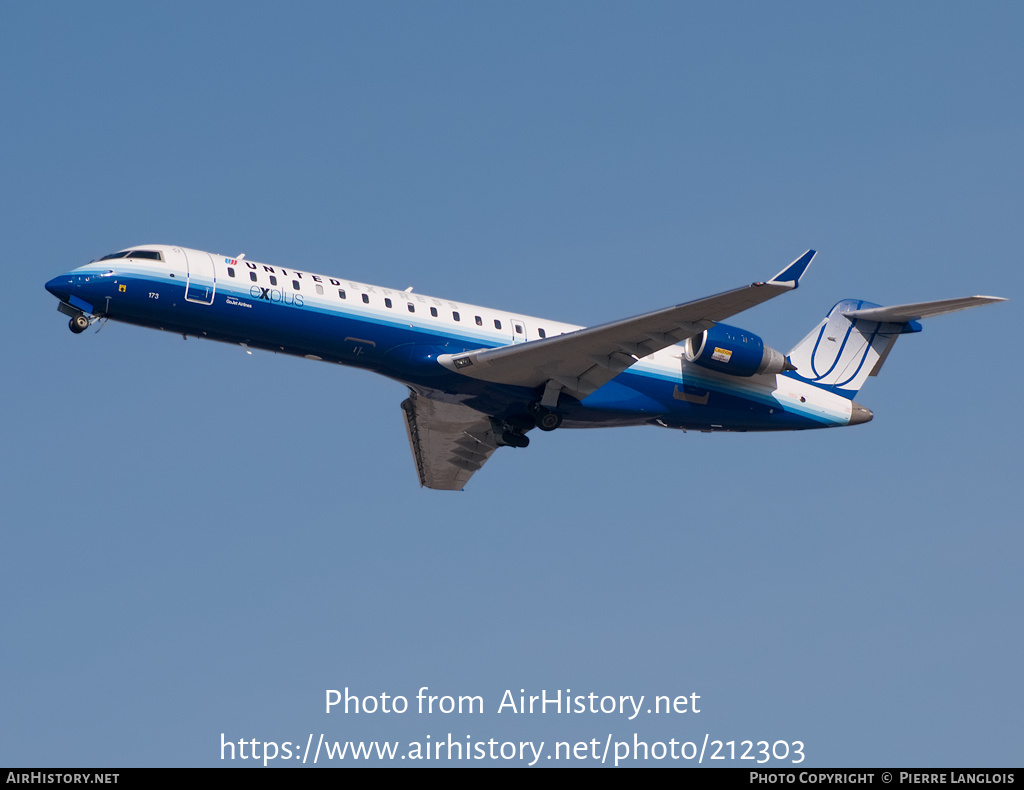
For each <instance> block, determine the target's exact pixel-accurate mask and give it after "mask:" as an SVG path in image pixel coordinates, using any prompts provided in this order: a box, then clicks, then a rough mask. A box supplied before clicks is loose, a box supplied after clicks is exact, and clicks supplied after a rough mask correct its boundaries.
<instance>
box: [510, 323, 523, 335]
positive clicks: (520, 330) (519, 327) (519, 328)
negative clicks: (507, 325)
mask: <svg viewBox="0 0 1024 790" xmlns="http://www.w3.org/2000/svg"><path fill="white" fill-rule="evenodd" d="M512 325H513V326H514V327H515V328H516V334H517V335H521V334H523V325H522V324H516V323H513V324H512Z"/></svg>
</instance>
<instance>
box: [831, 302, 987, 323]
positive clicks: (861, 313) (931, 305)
mask: <svg viewBox="0 0 1024 790" xmlns="http://www.w3.org/2000/svg"><path fill="white" fill-rule="evenodd" d="M1005 301H1006V300H1005V299H1003V298H1002V297H1000V296H965V297H963V298H961V299H941V300H939V301H937V302H915V303H914V304H898V305H893V306H892V307H869V308H867V309H866V310H847V311H844V312H843V315H845V316H846V317H847V318H856V319H863V320H865V321H886V322H888V323H893V324H903V323H906V322H907V321H917V320H918V319H920V318H932V317H933V316H937V315H944V314H946V313H956V312H958V311H960V310H967V309H968V308H970V307H981V306H982V305H985V304H992V303H993V302H1005Z"/></svg>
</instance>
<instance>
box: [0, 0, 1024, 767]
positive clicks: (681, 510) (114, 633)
mask: <svg viewBox="0 0 1024 790" xmlns="http://www.w3.org/2000/svg"><path fill="white" fill-rule="evenodd" d="M1022 23H1024V11H1022V10H1021V6H1020V5H1019V4H1014V3H1000V2H992V3H980V4H979V3H973V4H968V3H962V4H951V3H913V2H907V3H897V4H890V3H858V4H846V5H840V4H834V3H830V4H820V3H771V4H764V3H716V4H707V3H644V4H640V5H638V6H637V5H629V4H621V3H611V4H609V3H600V2H579V3H556V4H552V3H508V4H496V3H484V4H475V3H363V4H354V3H346V4H341V3H337V4H328V3H323V4H292V5H290V6H288V7H286V6H285V5H283V4H275V3H252V2H247V3H229V2H222V3H182V2H176V3H162V4H155V3H144V4H140V3H106V2H96V3H85V4H82V3H66V2H54V3H28V2H7V3H3V4H2V5H0V86H2V96H3V108H4V113H3V117H4V120H3V124H2V132H0V137H2V141H3V145H2V146H0V161H2V169H0V173H2V177H0V183H2V186H0V217H2V220H0V225H2V227H3V229H4V232H3V243H4V248H5V261H4V267H3V271H4V277H5V280H6V286H7V287H6V293H7V306H6V309H5V310H4V312H3V330H4V331H3V334H4V337H5V349H6V350H5V351H4V360H5V363H6V364H5V370H6V375H5V381H4V385H3V388H2V390H0V392H2V395H0V405H2V414H3V420H4V440H3V447H4V452H3V457H2V460H0V471H2V474H0V498H2V502H3V506H4V507H3V510H4V517H3V528H2V531H0V556H2V557H3V559H4V563H3V565H4V569H3V573H2V574H0V593H2V598H0V600H2V601H3V605H2V606H0V647H2V651H0V668H2V672H0V678H2V679H0V764H5V765H12V764H22V765H38V766H72V765H75V766H92V765H97V766H132V765H143V766H146V765H149V766H172V765H183V766H184V765H221V764H223V763H221V761H220V759H219V757H220V738H221V733H224V734H225V737H226V738H227V739H229V740H234V741H236V742H237V741H238V740H239V739H245V740H250V739H253V738H255V739H257V740H259V741H285V740H292V741H302V742H303V743H305V741H306V738H307V737H308V736H309V734H310V733H314V734H316V735H317V736H318V735H319V733H324V735H325V736H326V737H327V738H328V739H332V740H348V739H374V738H380V739H390V740H398V741H402V742H403V743H407V742H409V741H412V740H425V738H426V736H427V735H430V736H431V738H432V739H433V740H436V739H438V738H442V739H443V738H444V737H445V736H446V735H447V734H448V733H452V734H453V736H455V738H457V739H459V738H461V739H462V740H465V737H466V736H467V735H470V736H472V738H473V740H483V741H486V740H487V739H490V738H494V739H498V740H516V741H518V740H534V741H541V740H543V741H545V742H546V743H547V744H549V748H550V744H552V742H553V741H557V740H562V741H566V740H568V741H576V740H590V739H592V738H598V739H599V740H602V741H603V740H604V739H605V738H606V736H607V735H608V734H612V735H613V736H614V738H615V739H622V740H626V739H631V738H632V736H633V733H638V734H639V737H640V738H642V739H647V740H651V741H654V740H662V741H667V740H668V739H670V738H675V739H676V740H678V741H692V740H697V741H700V740H702V739H703V738H704V736H705V734H707V735H709V736H710V738H711V739H712V740H715V739H718V740H735V741H741V740H744V739H753V740H763V739H767V740H769V741H775V740H788V741H794V740H801V741H803V742H804V743H805V753H806V755H807V759H806V761H805V762H804V765H805V766H828V765H831V766H858V765H918V766H944V765H970V766H974V765H978V766H981V765H999V766H1006V765H1018V766H1019V765H1020V764H1021V754H1022V752H1021V735H1022V729H1021V721H1022V720H1021V715H1020V708H1019V700H1020V698H1021V696H1022V693H1024V683H1022V679H1021V678H1022V674H1021V671H1020V663H1021V656H1022V655H1024V638H1022V633H1021V604H1022V599H1024V581H1022V574H1021V556H1022V554H1024V538H1022V525H1021V513H1020V502H1021V496H1020V489H1021V462H1020V449H1019V448H1020V440H1021V408H1020V403H1019V400H1020V392H1021V390H1022V386H1024V375H1022V363H1021V361H1020V359H1019V356H1020V355H1019V353H1018V346H1019V343H1020V340H1019V327H1020V304H1021V301H1020V296H1021V294H1020V291H1021V282H1022V277H1021V233H1020V225H1021V217H1022V216H1024V212H1022V208H1024V207H1022V199H1021V184H1022V183H1024V173H1022V163H1024V154H1022V150H1024V149H1022V146H1021V140H1022V139H1024V105H1022V103H1021V101H1020V98H1021V78H1022V71H1024V50H1022V49H1021V46H1020V41H1021V38H1022V34H1024V24H1022ZM144 242H156V243H173V244H180V245H184V246H189V247H194V248H199V249H207V250H211V251H214V252H219V253H223V254H227V255H237V254H239V253H242V252H244V253H246V255H247V256H248V257H249V258H250V259H253V260H259V261H265V262H268V263H277V264H281V265H292V266H295V267H299V268H302V269H305V270H307V271H316V272H324V273H327V274H331V275H335V276H342V277H349V278H352V279H355V280H359V281H363V282H369V283H375V284H381V285H386V286H392V287H398V288H405V287H407V286H410V285H411V286H414V287H415V288H416V289H417V290H418V291H420V292H426V293H430V294H436V295H440V296H446V297H450V298H452V299H456V300H459V301H463V302H468V303H476V304H484V305H490V306H494V307H500V308H503V309H507V310H509V311H510V312H514V313H517V314H527V315H538V316H544V317H550V318H553V319H561V320H566V321H571V322H576V323H580V324H590V323H597V322H601V321H607V320H612V319H615V318H620V317H624V316H627V315H631V314H635V313H638V312H642V311H645V310H650V309H654V308H658V307H663V306H665V305H667V304H671V303H675V302H680V301H684V300H686V299H690V298H697V297H700V296H704V295H707V294H709V293H713V292H717V291H720V290H724V289H726V288H730V287H734V286H738V285H741V284H744V283H747V282H750V281H751V280H755V279H763V278H765V277H767V276H770V275H772V274H774V273H775V272H776V271H778V270H779V269H781V268H782V266H783V265H785V264H786V263H788V262H789V261H791V260H792V259H794V258H795V257H796V256H798V255H799V254H800V253H801V252H803V251H804V250H805V249H807V248H808V247H814V248H816V249H818V250H819V251H820V254H819V256H818V259H817V260H816V261H815V263H814V266H813V267H812V268H811V270H810V271H809V273H808V275H807V277H806V278H805V282H804V285H803V286H801V288H800V290H799V291H798V292H796V293H794V294H791V295H787V296H784V297H782V298H780V299H777V300H775V301H773V302H771V303H769V304H767V305H763V306H761V307H759V308H757V309H755V310H753V311H751V312H750V313H748V314H745V315H744V316H742V317H740V318H739V319H737V321H736V323H738V324H740V325H742V326H744V327H745V328H748V329H751V330H753V331H755V332H758V333H759V334H761V335H762V336H763V337H764V338H765V340H766V342H768V343H770V344H771V345H773V346H775V347H777V348H781V349H788V348H789V347H791V346H792V345H793V344H795V343H796V342H797V341H798V340H799V339H800V338H801V337H802V336H803V334H804V333H805V332H806V331H808V330H809V329H810V327H811V326H812V325H814V324H815V323H816V322H817V321H818V320H819V319H820V317H821V316H822V315H824V313H825V312H826V311H827V310H828V309H829V308H830V307H831V306H832V304H833V303H834V302H835V301H837V300H838V299H841V298H847V297H852V298H864V299H869V300H872V301H875V302H879V303H883V304H884V303H890V304H891V303H900V302H910V301H918V300H924V299H940V298H947V297H954V296H964V295H969V294H992V295H998V296H1005V297H1009V298H1010V299H1011V301H1010V302H1009V303H1007V304H1002V305H997V306H994V307H987V308H983V309H980V310H976V311H972V312H969V313H964V314H960V315H956V316H946V317H941V318H938V319H934V320H933V321H931V322H928V323H927V324H926V326H925V331H924V332H923V333H922V334H920V335H917V336H914V337H910V338H906V339H903V340H901V341H900V343H899V345H898V346H897V348H896V350H895V351H894V352H893V354H892V355H891V357H890V359H889V361H888V362H887V364H886V368H885V370H884V371H883V374H882V375H881V376H880V377H878V378H877V379H871V380H870V381H869V383H868V385H867V387H866V388H865V389H864V390H863V391H862V393H861V395H860V397H859V398H858V401H859V402H861V403H863V404H864V405H865V406H867V407H868V408H871V409H872V410H874V412H875V415H876V416H875V420H874V421H873V422H872V423H871V424H869V425H865V426H858V427H854V428H850V429H844V430H835V431H821V432H809V433H798V434H779V435H702V434H699V433H698V434H692V433H688V434H685V435H683V434H681V433H677V432H670V431H658V430H655V429H629V430H618V431H616V430H607V431H556V432H554V433H553V434H550V435H541V436H538V437H537V438H536V440H535V441H534V442H533V444H532V446H531V447H530V448H529V449H528V450H525V451H519V450H515V451H514V450H501V451H499V452H498V453H497V454H496V455H495V456H494V457H493V458H492V459H491V461H490V463H489V464H488V465H487V466H486V467H485V468H484V470H483V471H482V472H480V473H478V474H477V476H476V477H475V478H474V479H473V481H472V483H471V485H470V486H469V488H468V490H467V491H465V492H464V493H462V494H451V493H439V492H432V491H427V490H421V489H419V488H418V487H417V484H416V475H415V471H414V468H413V463H412V460H411V456H410V452H409V449H408V445H407V440H406V437H405V428H404V425H403V422H402V417H401V413H400V410H399V403H400V401H401V400H402V398H403V396H404V390H403V388H402V387H401V386H400V385H398V384H396V383H393V382H390V381H387V380H384V379H379V378H376V377H374V376H371V375H368V374H366V373H362V372H359V371H354V370H347V369H341V368H337V367H330V366H327V365H323V364H315V363H312V362H308V361H305V360H295V359H289V358H282V357H277V356H273V355H270V354H263V353H254V354H253V355H252V356H247V355H246V354H245V353H244V352H242V351H241V350H239V349H237V348H232V347H230V346H224V345H218V344H213V343H205V342H201V341H195V340H189V341H187V342H183V341H182V339H181V338H180V337H176V336H173V335H170V334H163V333H158V332H154V331H147V330H143V329H139V328H136V327H131V326H125V325H118V324H114V323H111V324H109V325H107V326H106V327H104V328H103V330H102V331H101V332H99V333H98V334H94V333H92V332H90V333H87V334H84V335H81V336H73V335H72V334H71V333H70V332H69V331H68V329H67V322H66V319H65V318H64V317H62V316H60V315H59V314H58V313H57V311H56V309H55V308H56V302H55V300H54V299H53V298H52V297H51V296H50V295H49V294H47V293H46V292H45V291H44V290H43V284H44V282H45V281H46V280H48V279H49V278H51V277H53V276H55V275H57V274H59V273H61V272H63V271H66V270H68V269H69V268H72V267H74V266H77V265H80V264H83V263H85V262H87V261H89V260H90V259H91V258H95V257H97V256H99V255H101V254H104V253H107V252H110V251H113V250H116V249H121V248H124V247H126V246H129V245H132V244H139V243H144ZM346 686H347V687H349V688H350V689H352V690H354V691H356V692H358V693H359V694H360V695H367V694H370V695H373V694H377V695H379V694H380V693H382V692H386V693H388V694H391V695H396V694H401V695H406V696H408V697H410V699H411V698H413V697H414V696H415V694H416V691H417V690H418V689H419V688H420V687H421V686H429V687H430V689H431V692H432V693H436V694H452V695H459V694H463V695H480V696H482V697H483V698H484V700H485V703H486V706H487V708H486V711H485V713H483V714H476V715H473V716H468V715H464V716H454V715H453V716H443V715H434V716H425V715H418V714H412V713H410V714H406V715H390V716H385V715H379V714H378V715H374V716H365V715H364V716H358V717H357V716H352V715H349V716H345V715H343V714H331V715H326V714H325V713H324V712H323V708H324V693H325V690H326V689H334V688H337V689H343V688H345V687H346ZM566 688H571V689H572V690H573V694H577V693H579V694H589V693H591V692H594V693H597V694H599V695H636V696H639V695H640V694H644V695H646V696H647V698H648V700H649V699H650V698H651V696H652V695H657V694H662V695H671V696H675V695H682V694H687V695H688V694H691V693H696V694H699V695H701V703H702V706H701V713H700V714H686V715H676V716H653V715H651V716H648V715H642V716H640V717H639V718H638V719H636V720H634V721H632V722H631V721H628V720H627V719H626V718H625V717H621V716H616V715H600V714H598V715H589V714H579V715H572V716H557V715H552V714H547V715H532V716H530V715H517V716H513V715H509V714H507V713H503V714H498V713H497V712H496V711H497V707H498V703H499V702H500V700H501V696H502V694H503V692H504V691H505V690H506V689H511V690H513V691H514V692H517V693H518V691H519V689H526V691H527V693H528V694H531V693H532V694H539V693H540V691H541V690H542V689H547V690H548V691H549V692H553V691H554V690H557V689H566ZM235 764H238V763H235ZM406 764H407V763H406ZM548 764H551V763H548ZM581 764H591V763H581ZM734 764H735V765H744V766H749V763H739V762H737V763H734ZM772 764H773V765H782V764H784V763H775V762H773V763H772Z"/></svg>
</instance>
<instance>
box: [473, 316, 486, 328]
mask: <svg viewBox="0 0 1024 790" xmlns="http://www.w3.org/2000/svg"><path fill="white" fill-rule="evenodd" d="M475 317H476V325H477V326H483V325H484V319H482V318H481V317H480V316H475Z"/></svg>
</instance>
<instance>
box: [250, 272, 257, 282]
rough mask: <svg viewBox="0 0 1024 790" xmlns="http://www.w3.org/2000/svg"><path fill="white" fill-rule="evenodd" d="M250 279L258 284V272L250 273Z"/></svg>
mask: <svg viewBox="0 0 1024 790" xmlns="http://www.w3.org/2000/svg"><path fill="white" fill-rule="evenodd" d="M249 279H250V280H252V281H253V282H256V272H249Z"/></svg>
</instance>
